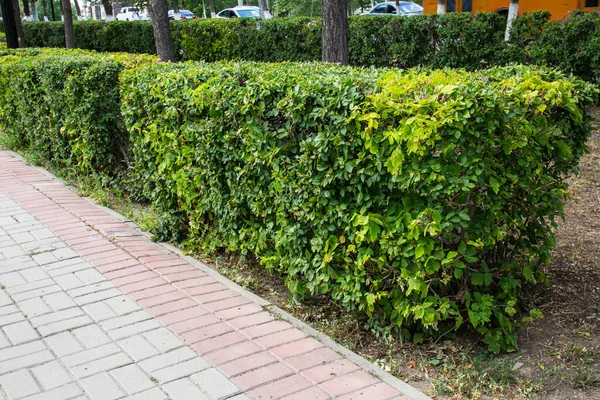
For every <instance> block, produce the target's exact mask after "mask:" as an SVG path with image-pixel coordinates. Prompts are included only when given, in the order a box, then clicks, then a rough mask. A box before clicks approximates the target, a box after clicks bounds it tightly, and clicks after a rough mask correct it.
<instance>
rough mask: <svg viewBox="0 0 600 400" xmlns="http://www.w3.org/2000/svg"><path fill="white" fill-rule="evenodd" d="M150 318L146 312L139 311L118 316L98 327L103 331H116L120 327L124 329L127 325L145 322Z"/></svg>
mask: <svg viewBox="0 0 600 400" xmlns="http://www.w3.org/2000/svg"><path fill="white" fill-rule="evenodd" d="M151 318H152V316H151V315H150V314H148V313H147V312H146V311H143V310H139V311H135V312H133V313H131V314H127V315H123V316H118V317H115V318H112V319H109V320H106V321H103V322H101V323H100V327H101V328H102V329H104V330H105V331H109V330H112V329H118V328H122V327H126V326H127V325H131V324H134V323H136V322H140V321H146V320H149V319H151Z"/></svg>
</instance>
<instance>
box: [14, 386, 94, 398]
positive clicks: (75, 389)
mask: <svg viewBox="0 0 600 400" xmlns="http://www.w3.org/2000/svg"><path fill="white" fill-rule="evenodd" d="M82 393H83V392H82V391H81V389H80V388H79V386H77V384H75V383H71V384H68V385H63V386H61V387H58V388H56V389H51V390H48V391H45V392H42V393H39V394H35V395H33V396H30V397H25V398H24V399H23V400H88V399H87V397H77V398H75V396H77V395H79V394H82Z"/></svg>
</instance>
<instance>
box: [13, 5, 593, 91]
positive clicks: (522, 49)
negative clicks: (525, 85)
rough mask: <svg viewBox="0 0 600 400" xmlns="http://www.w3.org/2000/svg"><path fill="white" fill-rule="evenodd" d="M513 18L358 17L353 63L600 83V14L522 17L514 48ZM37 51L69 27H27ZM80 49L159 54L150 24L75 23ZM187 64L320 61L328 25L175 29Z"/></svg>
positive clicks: (278, 22)
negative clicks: (526, 67)
mask: <svg viewBox="0 0 600 400" xmlns="http://www.w3.org/2000/svg"><path fill="white" fill-rule="evenodd" d="M505 25H506V21H505V17H503V16H501V15H499V14H497V13H478V14H476V15H471V14H467V13H448V14H445V15H423V16H414V17H410V18H406V17H396V16H377V17H368V16H354V17H351V18H350V19H349V39H348V46H349V54H350V63H351V64H352V65H356V66H377V67H398V68H413V67H431V68H447V67H452V68H464V69H467V70H477V69H482V68H489V67H493V66H501V65H507V64H510V63H512V62H519V63H525V64H535V65H547V66H553V67H557V68H559V69H560V70H562V71H563V72H566V73H573V74H575V75H577V76H579V77H581V78H583V79H585V80H588V81H590V82H598V81H599V79H600V56H599V54H600V14H599V13H597V12H592V13H583V12H578V11H575V12H573V13H571V14H570V16H569V17H567V18H566V19H565V20H563V21H550V15H549V14H548V13H547V12H538V13H532V14H529V15H524V16H520V17H519V18H518V19H517V20H516V22H515V23H514V24H513V33H512V35H511V41H510V43H506V42H505V41H504V29H505ZM23 29H24V31H25V36H26V40H27V43H29V44H30V45H31V46H33V47H63V46H64V30H63V27H62V23H60V22H56V23H54V22H53V23H48V22H32V23H24V24H23ZM74 29H75V42H76V45H77V47H80V48H84V49H89V50H98V51H128V52H134V53H151V54H153V53H155V47H154V37H153V34H152V25H151V23H150V22H147V21H135V22H118V21H117V22H109V23H103V22H95V21H80V22H77V21H76V22H75V23H74ZM171 29H172V31H173V37H174V41H175V47H176V49H177V53H178V57H179V58H180V59H181V60H195V61H219V60H247V61H266V62H278V61H318V60H320V59H321V21H320V19H318V18H306V17H301V18H276V19H272V20H266V21H255V20H243V19H236V20H224V19H196V20H189V21H173V22H171Z"/></svg>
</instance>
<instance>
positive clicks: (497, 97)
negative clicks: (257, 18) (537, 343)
mask: <svg viewBox="0 0 600 400" xmlns="http://www.w3.org/2000/svg"><path fill="white" fill-rule="evenodd" d="M66 55H68V56H66ZM594 96H595V92H594V90H593V89H592V86H591V85H589V84H586V83H584V82H583V81H581V80H579V79H575V78H572V77H571V78H569V77H565V76H564V75H562V74H560V73H558V72H554V71H551V70H548V69H545V68H528V67H517V66H510V67H505V68H494V69H491V70H488V71H483V72H466V71H464V70H445V71H415V70H409V71H398V70H377V69H357V68H350V67H341V66H336V65H326V64H321V63H282V64H267V63H251V62H218V63H213V64H205V63H185V64H157V63H155V62H154V59H153V58H152V57H148V56H145V57H144V56H142V57H134V56H127V55H100V54H93V53H90V52H85V51H74V52H67V51H64V50H63V51H47V50H45V51H40V50H27V51H14V50H13V51H5V52H2V53H0V100H1V101H2V103H1V104H3V106H2V108H0V129H2V131H3V134H4V135H7V136H8V137H9V138H12V139H11V142H12V143H13V145H14V146H15V147H21V148H29V149H31V150H33V151H35V152H36V153H37V154H38V156H39V157H40V158H41V159H43V160H46V162H50V163H54V164H56V165H58V166H62V167H67V168H73V169H77V170H79V171H83V172H91V173H95V172H101V173H105V174H111V173H112V172H113V170H114V169H115V168H118V167H119V165H122V161H123V160H124V158H125V157H124V154H125V155H127V154H130V155H131V157H132V158H131V159H130V160H129V164H128V167H129V168H130V170H129V171H130V172H129V174H128V176H127V177H126V178H124V179H126V180H125V181H124V183H127V185H128V188H129V190H130V191H131V193H132V194H133V195H134V196H137V197H140V198H147V199H150V200H151V201H152V202H153V203H154V206H155V207H156V209H157V210H158V211H159V213H160V215H161V222H162V223H163V228H164V229H163V233H164V234H167V235H169V238H178V239H184V240H186V241H187V243H188V245H190V246H192V247H194V248H196V249H199V250H201V251H205V252H211V251H215V250H220V249H226V250H229V251H238V252H242V253H245V252H251V253H253V254H254V255H256V256H257V257H258V259H259V260H260V262H261V263H262V264H263V265H264V266H265V267H266V268H269V269H272V270H276V271H278V272H279V273H281V274H282V275H283V276H285V277H286V284H287V285H288V287H289V288H290V290H291V291H292V293H294V294H295V295H296V296H298V297H303V296H312V295H317V294H326V295H329V296H331V297H332V298H333V299H335V300H336V301H337V302H339V303H341V304H343V305H344V306H345V307H347V308H348V309H354V310H359V311H362V312H365V313H367V314H368V315H369V316H371V318H370V321H371V325H372V326H371V328H372V329H373V330H374V331H376V332H377V333H379V334H389V333H396V334H402V335H404V336H405V337H410V338H412V339H413V340H417V341H418V340H420V339H422V338H423V336H424V335H432V336H439V335H442V334H445V333H447V332H449V331H453V330H458V329H462V328H464V327H466V326H467V325H470V326H472V327H473V328H474V329H476V330H477V331H478V332H479V333H480V334H481V336H482V338H483V340H484V341H485V343H487V344H488V345H489V347H490V349H491V350H493V351H500V350H503V349H504V350H510V349H513V348H515V346H516V340H515V329H516V326H517V324H518V322H519V319H518V318H517V315H518V311H519V307H518V300H519V293H520V290H521V288H522V285H523V284H525V283H526V282H532V283H533V282H539V281H540V280H543V279H544V277H543V273H542V271H541V270H540V269H538V268H539V266H541V265H543V264H544V263H547V262H548V261H549V257H550V250H551V248H552V247H553V246H554V237H553V233H552V229H553V227H554V226H555V223H554V219H555V217H556V216H559V215H561V213H562V206H563V203H564V200H565V198H566V196H567V184H566V182H565V178H566V177H567V176H568V175H569V174H570V173H572V172H573V171H575V170H576V169H577V165H578V161H579V158H580V157H581V155H582V154H583V152H584V150H585V142H586V140H587V138H588V137H589V134H590V126H589V118H588V116H587V114H586V106H587V105H588V104H590V102H591V101H592V100H593V97H594ZM122 143H128V144H129V150H128V151H123V149H122V146H121V144H122Z"/></svg>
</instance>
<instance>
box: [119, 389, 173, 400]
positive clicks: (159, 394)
mask: <svg viewBox="0 0 600 400" xmlns="http://www.w3.org/2000/svg"><path fill="white" fill-rule="evenodd" d="M123 399H124V400H166V399H167V395H166V394H165V393H164V392H163V391H162V390H160V389H159V388H154V389H150V390H146V391H145V392H142V393H137V394H134V395H131V396H127V397H124V398H123Z"/></svg>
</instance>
